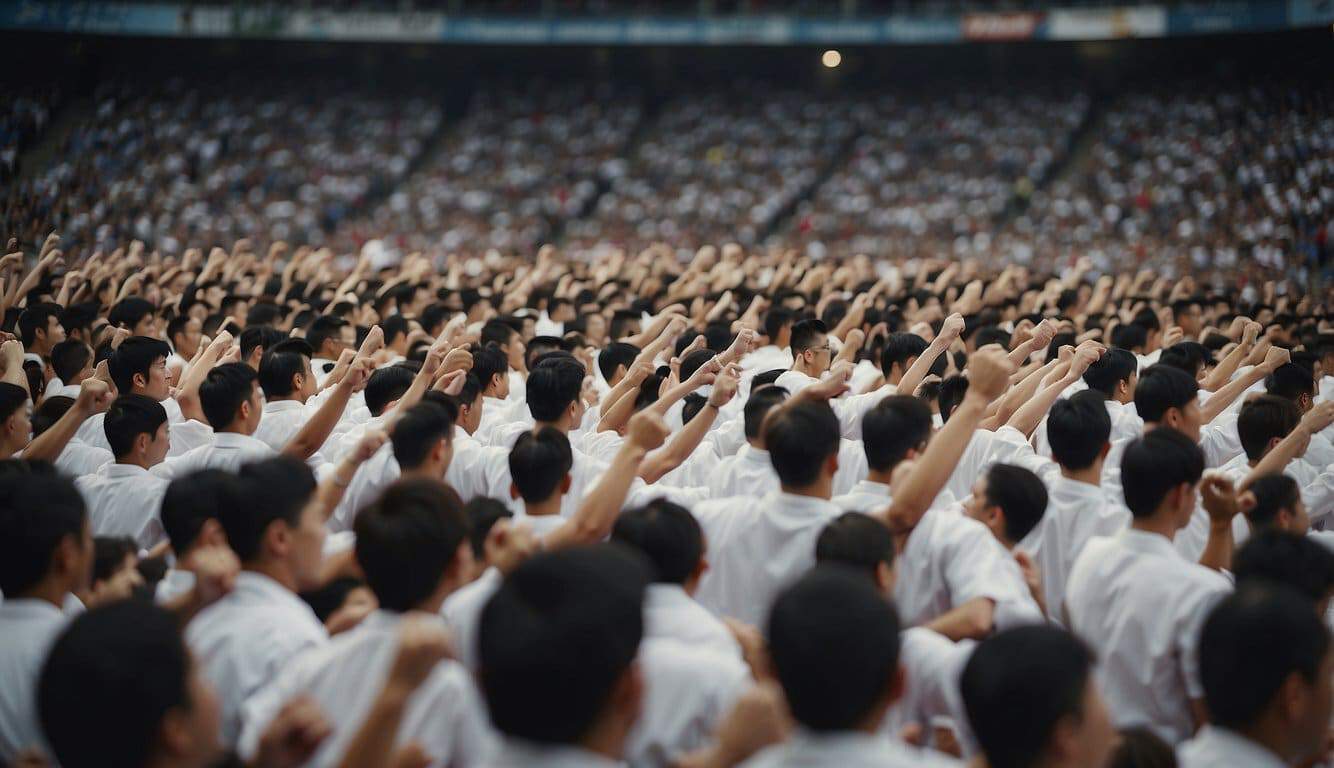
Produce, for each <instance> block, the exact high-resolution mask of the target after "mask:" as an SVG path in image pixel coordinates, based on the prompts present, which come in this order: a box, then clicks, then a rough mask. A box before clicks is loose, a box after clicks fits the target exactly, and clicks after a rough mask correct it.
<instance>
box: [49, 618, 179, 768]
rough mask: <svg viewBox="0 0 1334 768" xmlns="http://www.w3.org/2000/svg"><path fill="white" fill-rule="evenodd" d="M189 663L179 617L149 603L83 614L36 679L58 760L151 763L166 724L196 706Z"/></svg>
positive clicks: (69, 763) (72, 766)
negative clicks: (166, 718) (177, 712)
mask: <svg viewBox="0 0 1334 768" xmlns="http://www.w3.org/2000/svg"><path fill="white" fill-rule="evenodd" d="M191 663H192V662H191V660H190V654H189V652H188V651H187V650H186V648H185V642H184V640H183V639H182V637H181V630H180V624H179V622H178V620H177V618H176V616H175V614H173V613H171V612H169V611H167V610H165V609H163V608H159V607H158V606H156V605H154V604H153V603H151V602H150V601H147V600H117V601H114V602H111V603H109V604H106V605H101V606H98V607H96V608H92V609H91V610H88V611H86V612H84V613H83V614H81V615H79V616H78V617H77V618H75V619H74V621H72V622H71V623H70V625H69V626H68V627H67V628H66V629H65V631H64V632H62V633H61V634H60V636H59V637H58V638H57V639H56V641H55V644H54V645H53V646H52V647H51V651H50V653H49V654H48V655H47V658H46V662H45V663H44V664H43V665H42V669H41V674H40V677H39V678H38V680H37V702H36V704H37V715H38V718H39V720H40V721H41V726H42V732H43V733H44V734H45V735H46V739H47V741H48V742H49V743H50V745H51V749H52V751H53V752H54V753H55V758H56V759H57V760H59V761H60V764H61V765H62V766H65V767H66V768H93V767H94V766H99V767H100V766H140V765H147V764H148V763H149V761H150V760H151V759H152V756H153V752H154V749H155V747H156V742H157V739H158V735H159V733H160V732H161V729H162V718H163V717H164V716H165V715H166V714H167V712H169V711H170V710H172V709H176V708H182V707H184V708H188V707H190V706H191V705H192V704H193V703H194V702H191V701H190V693H189V683H188V681H189V675H190V665H191Z"/></svg>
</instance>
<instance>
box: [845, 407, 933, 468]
mask: <svg viewBox="0 0 1334 768" xmlns="http://www.w3.org/2000/svg"><path fill="white" fill-rule="evenodd" d="M931 426H932V420H931V409H930V408H928V407H927V405H926V403H924V402H922V401H921V400H918V399H917V398H915V397H912V396H911V395H890V396H888V397H886V398H884V399H883V400H881V401H880V402H878V403H876V404H875V406H874V407H872V408H871V409H870V410H869V411H867V412H866V414H865V415H864V416H862V447H863V449H865V451H866V463H867V466H869V467H870V468H871V469H873V470H875V471H877V472H885V471H888V470H891V469H893V468H894V467H896V466H898V465H899V463H900V462H902V461H903V460H904V459H905V458H907V457H908V451H910V450H913V449H914V448H916V449H919V450H920V449H921V448H922V447H924V446H925V445H926V443H927V441H928V440H930V439H931Z"/></svg>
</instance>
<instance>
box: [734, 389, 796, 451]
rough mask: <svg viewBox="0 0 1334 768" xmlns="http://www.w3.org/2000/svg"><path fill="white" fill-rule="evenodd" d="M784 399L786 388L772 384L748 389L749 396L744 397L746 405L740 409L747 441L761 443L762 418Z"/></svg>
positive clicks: (762, 435)
mask: <svg viewBox="0 0 1334 768" xmlns="http://www.w3.org/2000/svg"><path fill="white" fill-rule="evenodd" d="M784 400H787V390H786V389H784V388H783V387H776V386H774V385H772V384H770V385H767V386H759V387H755V388H754V389H752V390H751V391H750V397H748V398H746V405H745V407H744V408H743V409H742V425H743V427H744V428H745V432H746V439H747V440H748V441H750V442H752V443H756V442H759V443H763V441H764V434H763V430H764V419H765V417H766V416H768V415H769V411H772V410H773V409H774V408H776V407H778V406H780V405H782V404H783V401H784Z"/></svg>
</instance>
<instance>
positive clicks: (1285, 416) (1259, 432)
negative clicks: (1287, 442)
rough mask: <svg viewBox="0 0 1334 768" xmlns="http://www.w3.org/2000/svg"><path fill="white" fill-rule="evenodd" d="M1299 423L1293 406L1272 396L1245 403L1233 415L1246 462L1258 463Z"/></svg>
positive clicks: (1299, 418) (1293, 404) (1282, 399)
mask: <svg viewBox="0 0 1334 768" xmlns="http://www.w3.org/2000/svg"><path fill="white" fill-rule="evenodd" d="M1301 420H1302V415H1301V413H1300V412H1299V411H1298V410H1297V404H1296V403H1294V402H1293V401H1291V400H1287V399H1285V398H1282V397H1276V396H1274V395H1260V396H1259V397H1256V398H1254V399H1252V400H1249V401H1247V402H1246V403H1245V404H1244V405H1242V406H1241V411H1240V412H1239V413H1238V414H1237V436H1238V437H1239V438H1241V447H1242V449H1243V450H1244V451H1246V458H1248V459H1250V460H1251V461H1259V460H1260V459H1262V458H1264V455H1265V454H1266V453H1269V451H1270V449H1272V448H1273V447H1274V446H1276V445H1278V444H1279V442H1280V441H1281V440H1282V439H1283V438H1285V437H1287V436H1288V434H1289V433H1290V432H1292V430H1294V429H1296V428H1297V424H1298V423H1300V422H1301Z"/></svg>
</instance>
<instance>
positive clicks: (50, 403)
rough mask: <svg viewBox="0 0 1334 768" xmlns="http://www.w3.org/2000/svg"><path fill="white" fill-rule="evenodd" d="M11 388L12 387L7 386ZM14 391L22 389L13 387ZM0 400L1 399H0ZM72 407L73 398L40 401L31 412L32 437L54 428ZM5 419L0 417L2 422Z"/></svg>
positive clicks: (61, 397)
mask: <svg viewBox="0 0 1334 768" xmlns="http://www.w3.org/2000/svg"><path fill="white" fill-rule="evenodd" d="M8 386H13V385H8ZM15 389H22V388H21V387H15ZM0 399H2V398H0ZM73 407H74V398H72V397H65V396H64V395H52V396H50V397H48V398H45V399H43V400H42V404H41V405H39V406H37V409H36V410H35V411H33V412H32V434H33V436H34V437H36V436H37V435H40V434H42V433H43V432H45V431H46V430H48V429H50V428H51V427H54V426H55V425H56V422H57V421H60V419H61V418H62V417H63V416H64V415H65V413H66V412H68V411H69V409H70V408H73ZM3 410H4V405H3V403H0V412H2V411H3ZM4 418H5V417H0V420H3V419H4Z"/></svg>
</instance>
